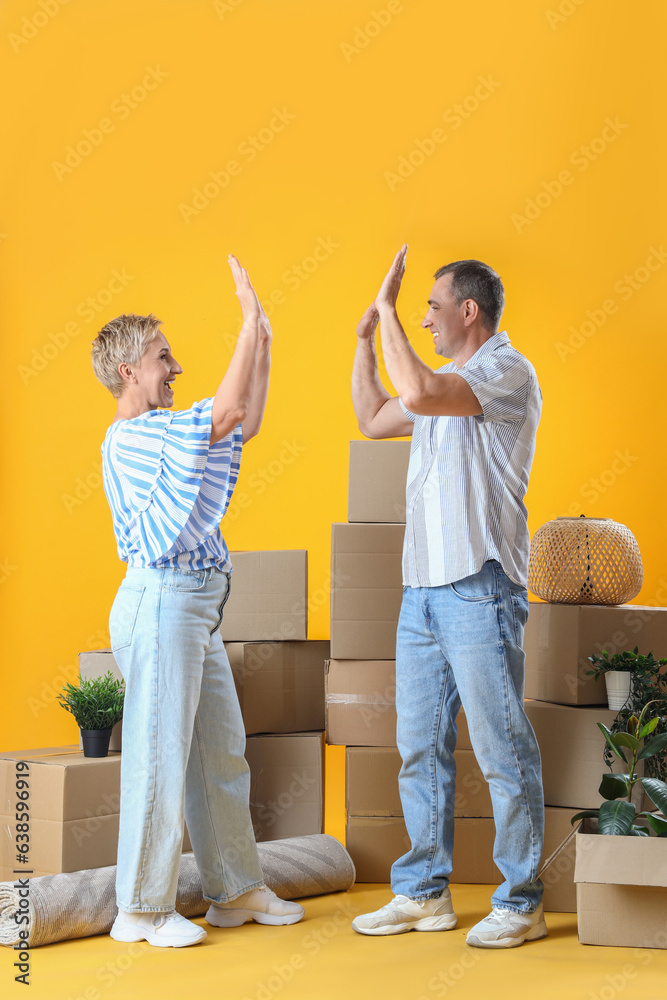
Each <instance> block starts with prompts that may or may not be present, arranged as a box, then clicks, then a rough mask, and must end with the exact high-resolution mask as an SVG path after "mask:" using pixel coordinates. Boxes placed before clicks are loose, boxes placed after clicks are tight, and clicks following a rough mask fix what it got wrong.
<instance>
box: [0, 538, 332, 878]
mask: <svg viewBox="0 0 667 1000" xmlns="http://www.w3.org/2000/svg"><path fill="white" fill-rule="evenodd" d="M232 561H233V564H234V585H233V590H232V595H231V596H230V598H229V601H228V602H227V605H226V607H225V612H224V619H223V625H222V636H223V640H224V642H225V647H226V649H227V653H228V656H229V660H230V663H231V666H232V671H233V674H234V680H235V683H236V687H237V692H238V696H239V701H240V704H241V708H242V712H243V718H244V722H245V728H246V733H247V734H248V735H247V747H246V757H247V760H248V764H249V766H250V772H251V795H250V808H251V815H252V820H253V826H254V829H255V835H256V837H257V840H258V841H262V840H277V839H281V838H284V837H294V836H302V835H306V834H312V833H321V832H322V830H323V820H324V733H323V730H324V664H325V661H326V659H327V658H328V655H329V643H328V642H324V641H309V640H308V639H307V628H308V575H307V553H306V552H305V551H274V552H234V553H232ZM107 670H111V672H112V673H113V674H114V676H117V677H120V676H121V675H120V671H119V670H118V667H117V665H116V662H115V659H114V656H113V653H112V652H111V650H97V651H95V652H86V653H81V654H80V656H79V673H80V676H81V677H82V678H92V677H95V676H99V675H101V674H105V673H106V672H107ZM121 742H122V722H121V723H119V724H118V725H117V726H116V727H115V729H114V731H113V733H112V738H111V745H110V753H109V756H108V757H105V758H101V759H93V758H86V757H84V756H83V754H82V752H81V750H80V749H79V748H77V747H76V746H65V747H52V748H44V749H39V750H24V751H20V752H11V753H3V754H0V789H1V791H2V798H1V801H2V807H1V811H2V813H3V815H1V816H0V835H1V836H0V851H1V853H0V881H8V880H12V881H13V880H14V879H15V878H16V877H17V876H16V875H15V874H14V872H15V870H16V869H19V870H23V869H24V868H25V869H26V871H25V874H27V875H29V876H30V877H34V876H36V875H44V874H56V873H58V872H69V871H78V870H80V869H83V868H93V867H95V868H96V867H102V866H105V865H113V864H115V863H116V848H117V842H118V819H119V810H120V760H121V753H120V751H121ZM17 761H27V767H26V766H25V765H20V773H19V770H17ZM20 778H23V779H24V780H27V790H28V797H27V800H26V799H25V796H24V797H23V798H19V797H18V796H19V794H21V795H23V792H24V789H26V785H21V786H20V787H19V784H18V782H19V780H20ZM24 801H27V802H28V806H29V808H28V809H24V806H21V808H20V813H19V810H18V809H17V808H15V807H16V806H17V802H24ZM23 812H26V813H27V815H28V820H27V822H28V826H29V844H30V851H29V852H28V857H29V864H27V865H25V866H24V865H23V863H22V862H21V861H20V860H19V859H18V854H19V853H20V852H19V851H17V847H16V844H17V835H19V834H20V833H21V832H22V827H21V829H19V826H21V816H20V814H23ZM183 849H184V850H186V851H187V850H190V849H191V848H190V843H189V838H188V835H187V830H186V831H185V833H184V843H183Z"/></svg>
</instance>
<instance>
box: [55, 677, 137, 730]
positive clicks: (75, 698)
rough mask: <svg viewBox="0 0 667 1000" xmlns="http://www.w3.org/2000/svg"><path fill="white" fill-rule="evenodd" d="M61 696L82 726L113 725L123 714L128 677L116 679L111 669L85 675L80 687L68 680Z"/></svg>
mask: <svg viewBox="0 0 667 1000" xmlns="http://www.w3.org/2000/svg"><path fill="white" fill-rule="evenodd" d="M58 699H59V702H60V705H61V707H62V708H64V709H65V711H66V712H71V713H72V715H73V716H74V718H75V719H76V722H77V725H78V726H79V729H112V728H113V726H115V725H116V723H117V722H120V720H121V718H122V717H123V703H124V700H125V681H121V680H116V679H115V678H114V676H113V674H112V673H111V671H110V670H108V671H107V672H106V674H104V676H103V677H93V678H91V679H90V680H85V679H82V680H81V681H80V682H79V686H78V687H76V686H75V685H74V684H66V685H65V687H64V688H63V690H62V692H61V694H60V695H59V696H58Z"/></svg>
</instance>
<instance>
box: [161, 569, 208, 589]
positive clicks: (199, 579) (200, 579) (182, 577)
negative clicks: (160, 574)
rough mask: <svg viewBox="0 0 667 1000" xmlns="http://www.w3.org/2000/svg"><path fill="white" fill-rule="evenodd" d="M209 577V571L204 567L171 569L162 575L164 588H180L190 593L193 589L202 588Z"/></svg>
mask: <svg viewBox="0 0 667 1000" xmlns="http://www.w3.org/2000/svg"><path fill="white" fill-rule="evenodd" d="M208 579H209V572H208V570H205V569H173V570H168V571H167V573H165V576H164V588H165V590H182V591H185V592H186V593H191V592H193V591H195V590H203V589H204V587H205V586H206V583H207V581H208Z"/></svg>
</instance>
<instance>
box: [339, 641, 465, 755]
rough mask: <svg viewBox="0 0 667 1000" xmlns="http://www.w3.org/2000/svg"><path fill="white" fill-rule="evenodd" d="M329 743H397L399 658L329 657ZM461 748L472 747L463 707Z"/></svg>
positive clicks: (458, 746)
mask: <svg viewBox="0 0 667 1000" xmlns="http://www.w3.org/2000/svg"><path fill="white" fill-rule="evenodd" d="M325 697H326V730H327V743H330V744H338V745H342V746H355V747H356V746H360V747H377V746H387V747H389V746H391V747H395V746H396V661H395V660H329V661H328V662H327V664H326V667H325ZM456 724H457V727H458V739H457V744H456V745H457V749H458V750H471V749H472V746H471V743H470V734H469V732H468V725H467V722H466V717H465V714H464V712H463V710H461V711H460V712H459V714H458V717H457V720H456Z"/></svg>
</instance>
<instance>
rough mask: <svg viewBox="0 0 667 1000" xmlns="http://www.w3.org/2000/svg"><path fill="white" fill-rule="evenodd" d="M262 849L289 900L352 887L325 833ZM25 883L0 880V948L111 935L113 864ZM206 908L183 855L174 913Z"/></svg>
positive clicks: (273, 882) (267, 873)
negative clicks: (1, 946) (27, 935)
mask: <svg viewBox="0 0 667 1000" xmlns="http://www.w3.org/2000/svg"><path fill="white" fill-rule="evenodd" d="M257 850H258V852H259V860H260V864H261V866H262V871H263V873H264V880H265V882H266V884H267V885H268V887H269V888H270V889H273V891H274V892H276V893H277V894H278V895H279V896H282V897H283V898H284V899H296V898H300V897H303V896H320V895H323V894H324V893H327V892H344V891H345V890H346V889H349V888H350V887H351V886H352V885H354V880H355V877H356V872H355V868H354V863H353V861H352V858H351V857H350V855H349V854H348V853H347V851H346V850H345V848H344V847H343V845H342V844H340V843H339V842H338V841H337V840H336V838H335V837H331V836H329V835H328V834H325V833H314V834H311V835H310V836H307V837H290V838H288V839H286V840H270V841H266V842H263V843H261V844H258V845H257ZM24 883H25V884H24V885H20V884H19V883H18V882H0V944H2V945H6V946H7V947H9V948H12V947H13V946H14V945H15V944H17V943H18V942H19V941H21V942H22V946H24V947H25V945H26V940H25V938H21V937H20V935H21V934H25V933H26V931H28V932H29V938H28V941H27V944H28V946H29V947H31V948H36V947H38V946H39V945H43V944H53V943H54V942H56V941H65V940H69V939H71V938H80V937H89V936H91V935H93V934H107V933H108V932H109V931H110V930H111V925H112V923H113V922H114V919H115V917H116V914H117V912H118V908H117V906H116V866H115V865H110V866H109V867H107V868H88V869H86V870H85V871H80V872H67V873H62V874H60V875H42V876H40V877H38V878H34V879H25V880H24ZM208 906H209V904H208V902H207V901H206V900H205V899H204V896H203V894H202V887H201V881H200V879H199V871H198V869H197V864H196V862H195V858H194V854H183V855H181V862H180V866H179V872H178V889H177V893H176V909H177V910H178V912H179V913H181V914H182V915H183V916H184V917H197V916H201V914H202V913H205V912H206V910H207V909H208Z"/></svg>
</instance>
